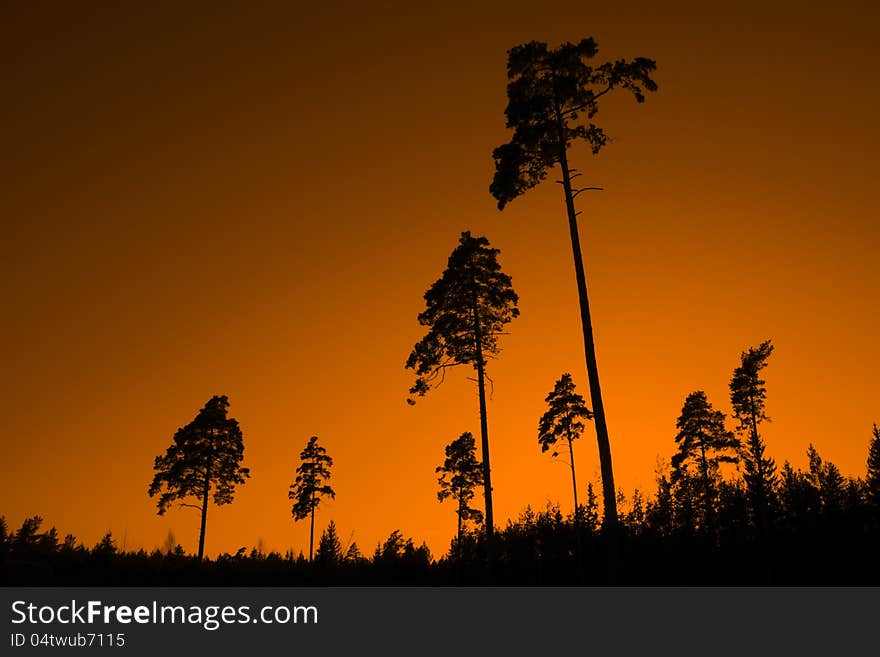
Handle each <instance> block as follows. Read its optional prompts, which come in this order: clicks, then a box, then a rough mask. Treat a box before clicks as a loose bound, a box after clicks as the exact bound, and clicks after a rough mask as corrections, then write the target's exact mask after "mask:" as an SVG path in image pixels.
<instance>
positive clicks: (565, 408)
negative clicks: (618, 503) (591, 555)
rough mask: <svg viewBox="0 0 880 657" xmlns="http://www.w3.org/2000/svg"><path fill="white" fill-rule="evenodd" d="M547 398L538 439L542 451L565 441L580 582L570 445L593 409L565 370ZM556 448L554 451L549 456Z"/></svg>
mask: <svg viewBox="0 0 880 657" xmlns="http://www.w3.org/2000/svg"><path fill="white" fill-rule="evenodd" d="M544 401H545V402H547V407H548V408H547V411H546V412H545V413H544V414H543V415H542V416H541V419H540V420H539V421H538V443H539V444H540V445H541V451H542V452H546V451H547V450H549V449H550V448H551V447H553V446H555V445H556V442H557V441H559V440H564V441H565V442H566V443H567V445H568V458H569V466H570V468H571V488H572V493H573V495H574V529H575V559H576V561H577V576H578V582H579V583H581V584H583V582H584V562H583V547H582V542H581V514H580V506H579V505H578V498H577V477H576V475H575V468H574V447H573V446H572V443H573V442H574V441H575V440H577V439H578V438H580V437H581V434H582V433H583V432H584V423H583V420H590V419H592V417H593V413H592V412H591V411H590V409H589V408H587V405H586V403H584V398H583V397H581V396H580V395H579V394H578V393H577V392H576V391H575V385H574V382H573V381H572V380H571V374H568V373H565V374H563V375H562V376H561V377H559V380H558V381H556V384H555V385H554V386H553V390H551V391H550V393H549V394H548V395H547V397H546V398H545V399H544ZM557 455H558V452H556V451H554V452H553V456H557Z"/></svg>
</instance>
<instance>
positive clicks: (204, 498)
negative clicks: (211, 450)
mask: <svg viewBox="0 0 880 657" xmlns="http://www.w3.org/2000/svg"><path fill="white" fill-rule="evenodd" d="M210 492H211V462H210V461H208V464H207V465H206V466H205V488H204V490H203V491H202V526H201V529H200V530H199V561H201V560H202V557H204V555H205V527H206V526H207V524H208V495H209V493H210Z"/></svg>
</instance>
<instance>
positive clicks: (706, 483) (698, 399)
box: [671, 390, 740, 528]
mask: <svg viewBox="0 0 880 657" xmlns="http://www.w3.org/2000/svg"><path fill="white" fill-rule="evenodd" d="M675 426H676V427H677V428H678V433H677V434H676V436H675V442H676V443H677V444H678V451H677V452H676V454H675V455H674V456H673V457H672V477H671V481H672V483H673V484H678V483H679V482H681V481H682V480H684V479H687V478H688V477H690V476H692V475H693V476H696V478H697V481H699V487H700V497H701V498H702V499H701V501H700V502H701V503H700V506H701V507H702V512H703V524H704V526H705V527H706V528H709V527H711V526H712V525H713V524H714V515H715V513H714V511H715V502H716V488H717V486H716V480H717V479H718V476H719V474H718V473H719V468H720V465H721V464H722V463H736V462H737V460H738V458H737V450H738V449H739V447H740V442H739V440H737V438H736V437H735V436H734V435H733V432H731V431H728V430H727V428H726V427H725V426H724V413H722V412H721V411H716V410H715V409H714V408H713V407H712V404H711V403H710V402H709V400H708V399H707V398H706V393H705V392H703V391H702V390H697V391H695V392H692V393H691V394H689V395H688V396H687V398H686V399H685V402H684V406H683V407H682V409H681V415H680V416H679V417H678V420H677V421H676V424H675ZM691 468H694V469H695V470H696V472H695V473H692V472H691V471H690V469H691Z"/></svg>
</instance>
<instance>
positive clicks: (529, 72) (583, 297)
mask: <svg viewBox="0 0 880 657" xmlns="http://www.w3.org/2000/svg"><path fill="white" fill-rule="evenodd" d="M597 52H598V48H597V46H596V42H595V41H594V40H593V39H592V38H589V39H583V40H581V41H579V42H578V43H574V44H573V43H563V44H562V45H561V46H559V47H558V48H556V49H555V50H551V49H549V48H548V47H547V44H546V43H541V42H538V41H531V42H529V43H526V44H523V45H519V46H516V47H514V48H511V49H510V50H509V51H508V59H507V77H508V78H509V79H510V82H509V83H508V85H507V97H508V104H507V109H506V110H505V112H504V113H505V116H506V117H507V127H508V128H511V129H513V137H512V138H511V140H510V141H509V142H508V143H506V144H503V145H502V146H499V147H498V148H496V149H495V150H494V151H493V153H492V156H493V158H494V159H495V177H494V179H493V180H492V184H491V185H490V186H489V192H490V193H491V194H492V196H494V197H495V199H496V200H497V201H498V209H499V210H503V209H504V207H505V206H506V205H507V204H508V203H510V202H511V201H512V200H513V199H515V198H516V197H517V196H519V195H521V194H523V193H525V192H526V191H528V190H529V189H531V188H532V187H534V186H536V185H537V184H538V183H540V182H541V181H542V180H544V178H545V177H546V176H547V172H548V171H549V170H550V169H552V168H553V167H554V166H556V165H557V164H558V165H559V168H560V170H561V174H562V180H561V181H557V182H560V183H561V184H562V189H563V194H564V197H565V208H566V211H567V213H568V229H569V235H570V237H571V249H572V255H573V257H574V269H575V277H576V279H577V288H578V300H579V302H580V310H581V327H582V329H583V334H584V353H585V356H586V362H587V376H588V378H589V383H590V400H591V403H592V406H593V413H594V414H595V423H596V439H597V442H598V447H599V465H600V469H601V474H602V492H603V496H604V501H605V528H606V530H607V531H608V532H609V533H610V534H611V536H612V537H615V536H616V532H617V521H618V519H617V503H616V491H615V488H614V473H613V468H612V463H611V443H610V441H609V438H608V427H607V425H606V422H605V407H604V405H603V404H602V392H601V389H600V387H599V370H598V366H597V364H596V349H595V345H594V344H593V325H592V320H591V318H590V303H589V299H588V297H587V282H586V275H585V273H584V262H583V255H582V254H581V244H580V237H579V235H578V224H577V215H578V214H580V213H579V212H576V211H575V198H576V197H577V196H578V194H580V193H581V192H583V191H586V190H588V189H598V188H591V187H582V188H580V189H574V187H573V184H572V181H573V180H574V179H575V178H576V177H577V176H578V175H580V174H579V173H577V171H576V170H575V169H573V168H571V167H570V166H569V161H568V150H569V147H570V146H571V145H572V144H573V143H574V142H576V141H585V142H587V143H588V144H589V145H590V148H591V149H592V152H593V153H594V154H595V153H598V152H599V151H600V150H601V149H602V147H603V146H605V144H606V142H607V136H606V135H605V133H604V132H603V131H602V128H600V127H599V126H597V125H596V124H594V123H593V121H592V119H593V117H594V116H595V115H596V113H597V112H598V111H599V98H601V97H602V96H604V95H605V94H607V93H610V92H611V91H613V90H614V89H623V90H626V91H629V92H631V93H632V94H633V96H634V97H635V99H636V101H637V102H640V103H641V102H642V101H644V99H645V92H646V91H656V90H657V84H656V83H655V82H654V80H653V79H651V76H650V74H651V72H652V71H654V70H655V68H656V64H655V63H654V61H653V60H651V59H647V58H645V57H637V58H635V59H633V60H631V61H626V60H622V59H621V60H616V61H614V62H607V63H604V64H599V65H597V66H592V65H590V64H588V60H590V59H592V58H593V57H595V55H596V53H597Z"/></svg>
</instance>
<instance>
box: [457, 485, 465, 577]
mask: <svg viewBox="0 0 880 657" xmlns="http://www.w3.org/2000/svg"><path fill="white" fill-rule="evenodd" d="M463 507H464V504H463V503H462V501H461V489H459V491H458V533H457V534H456V536H457V537H458V538H456V542H455V552H456V559H455V583H456V584H461V560H462V554H461V514H462V510H463Z"/></svg>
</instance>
